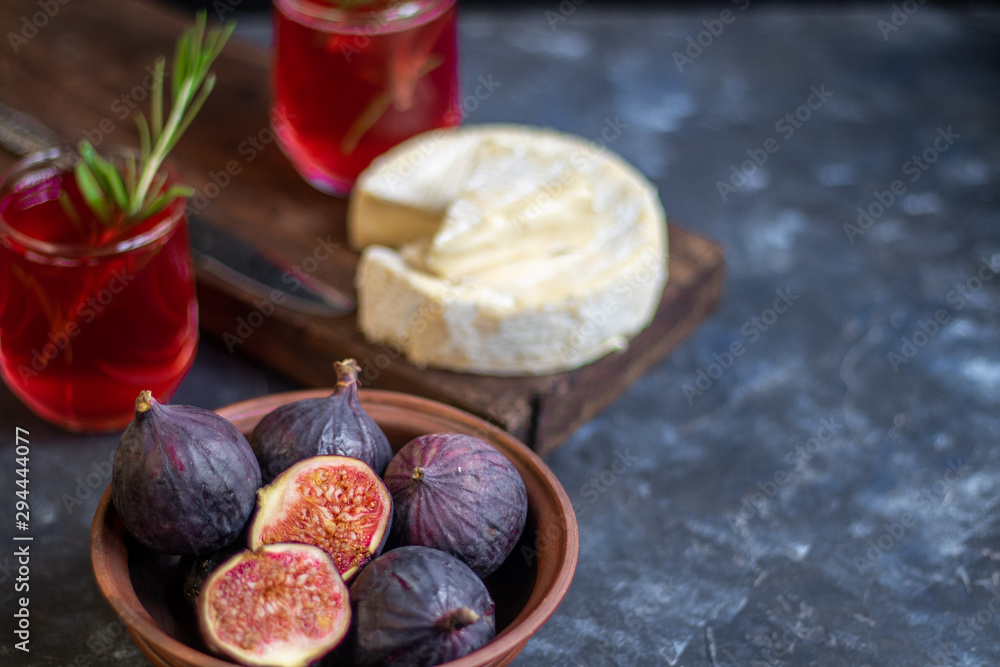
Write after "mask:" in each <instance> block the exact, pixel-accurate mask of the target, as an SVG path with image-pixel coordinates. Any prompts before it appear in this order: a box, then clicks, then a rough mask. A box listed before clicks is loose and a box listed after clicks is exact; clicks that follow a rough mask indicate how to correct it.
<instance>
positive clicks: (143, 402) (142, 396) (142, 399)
mask: <svg viewBox="0 0 1000 667" xmlns="http://www.w3.org/2000/svg"><path fill="white" fill-rule="evenodd" d="M151 407H153V392H151V391H149V390H148V389H146V390H144V391H140V392H139V396H138V397H137V398H136V399H135V411H136V412H145V411H146V410H149V409H150V408H151Z"/></svg>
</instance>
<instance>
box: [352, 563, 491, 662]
mask: <svg viewBox="0 0 1000 667" xmlns="http://www.w3.org/2000/svg"><path fill="white" fill-rule="evenodd" d="M350 595H351V606H352V612H353V616H354V619H355V622H356V626H357V627H356V630H357V634H356V639H355V641H356V643H355V645H354V650H353V652H354V662H355V664H357V665H358V666H359V667H373V666H374V665H392V667H431V666H432V665H440V664H442V663H445V662H450V661H452V660H457V659H458V658H461V657H462V656H464V655H468V654H469V653H471V652H473V651H475V650H476V649H478V648H480V647H481V646H483V645H484V644H486V643H487V642H488V641H490V640H491V639H493V637H494V635H495V633H496V626H495V620H494V610H495V605H494V603H493V599H492V598H491V597H490V594H489V591H487V590H486V585H485V584H483V582H482V580H481V579H479V577H477V576H476V574H475V573H474V572H473V571H472V570H470V569H469V567H468V566H467V565H466V564H465V563H463V562H462V561H460V560H458V559H457V558H455V557H454V556H452V555H450V554H446V553H444V552H443V551H438V550H437V549H431V548H429V547H420V546H412V547H400V548H398V549H393V550H392V551H387V552H386V553H384V554H382V555H381V556H379V557H378V558H376V559H375V560H373V561H372V562H371V563H369V564H368V567H366V568H365V569H363V570H362V571H361V574H359V575H358V578H357V579H356V580H355V582H354V584H353V585H352V586H351V593H350Z"/></svg>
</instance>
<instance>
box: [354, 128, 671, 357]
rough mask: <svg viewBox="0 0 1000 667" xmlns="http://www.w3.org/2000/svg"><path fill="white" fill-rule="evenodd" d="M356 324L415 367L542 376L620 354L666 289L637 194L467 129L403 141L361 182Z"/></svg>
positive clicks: (653, 230)
mask: <svg viewBox="0 0 1000 667" xmlns="http://www.w3.org/2000/svg"><path fill="white" fill-rule="evenodd" d="M349 234H350V238H351V242H352V243H353V244H354V245H355V246H356V247H359V248H360V247H364V248H365V249H364V251H363V252H362V256H361V261H360V263H359V267H358V276H357V286H358V296H359V300H358V323H359V326H360V328H361V330H362V331H363V332H364V333H365V335H366V336H367V337H368V338H369V339H371V340H373V341H376V342H380V343H385V344H389V345H393V346H397V347H398V348H400V349H402V350H403V351H404V352H405V353H406V355H407V357H408V358H409V359H410V360H411V361H413V362H415V363H417V364H426V365H431V366H437V367H442V368H449V369H452V370H458V371H466V372H479V373H490V374H539V373H550V372H557V371H562V370H567V369H570V368H575V367H577V366H580V365H581V364H584V363H587V362H589V361H592V360H594V359H596V358H598V357H600V356H603V355H604V354H607V353H608V352H610V351H613V350H615V349H620V348H622V347H624V346H625V345H626V344H627V340H628V338H629V337H631V336H633V335H634V334H635V333H637V332H638V331H640V330H641V329H642V328H644V327H645V326H646V325H647V324H648V323H649V321H650V319H651V318H652V316H653V314H654V312H655V309H656V306H657V305H658V303H659V300H660V295H661V292H662V290H663V286H664V283H665V281H666V227H665V222H664V217H663V212H662V208H661V206H660V203H659V200H658V198H657V196H656V192H655V190H654V189H653V188H652V186H651V185H650V184H649V183H648V182H647V181H646V180H645V179H644V178H643V177H642V175H641V174H639V173H638V172H637V171H636V170H635V169H633V168H632V167H631V166H630V165H628V164H627V163H625V162H624V161H623V160H621V159H620V158H619V157H617V156H616V155H614V154H612V153H610V152H609V151H601V150H598V149H596V148H595V147H593V146H591V145H590V144H588V143H587V142H585V141H583V140H581V139H578V138H575V137H570V136H567V135H562V134H559V133H556V132H553V131H548V130H540V129H534V128H524V127H518V126H489V125H487V126H471V127H466V128H462V129H460V130H454V131H442V132H438V133H431V134H429V135H423V136H421V137H417V138H415V139H414V140H411V141H410V142H406V143H404V144H402V145H401V146H398V147H397V148H396V149H393V150H392V151H390V152H389V153H387V154H386V155H385V156H383V157H381V158H379V159H378V160H376V162H375V163H373V165H372V166H371V167H369V169H368V170H367V171H366V172H365V173H364V174H363V175H362V177H361V179H359V181H358V185H357V186H356V188H355V194H354V195H352V201H351V205H350V211H349Z"/></svg>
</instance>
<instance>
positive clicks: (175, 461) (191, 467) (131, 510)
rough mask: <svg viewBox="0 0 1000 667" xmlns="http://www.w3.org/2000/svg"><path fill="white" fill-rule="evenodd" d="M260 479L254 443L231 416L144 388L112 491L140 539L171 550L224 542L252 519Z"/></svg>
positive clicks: (199, 549) (206, 548)
mask: <svg viewBox="0 0 1000 667" xmlns="http://www.w3.org/2000/svg"><path fill="white" fill-rule="evenodd" d="M260 485H261V478H260V468H259V467H258V465H257V459H256V458H255V457H254V455H253V451H252V450H251V449H250V443H248V442H247V439H246V437H244V435H243V434H242V433H240V431H239V429H237V428H236V427H235V426H233V424H232V423H230V422H229V421H228V420H227V419H225V418H224V417H221V416H219V415H217V414H216V413H214V412H212V411H211V410H205V409H203V408H198V407H194V406H190V405H161V404H160V403H158V402H157V401H156V399H154V398H153V397H152V395H151V394H150V392H148V391H144V392H142V393H140V394H139V398H138V399H136V411H135V418H134V419H133V420H132V423H130V424H129V425H128V427H127V428H126V429H125V432H124V433H123V434H122V438H121V441H120V442H119V443H118V450H117V451H116V452H115V459H114V463H113V466H112V475H111V499H112V502H113V503H114V506H115V509H116V510H117V511H118V515H119V516H120V517H121V519H122V523H124V524H125V528H126V529H128V531H129V533H131V534H132V536H133V537H134V538H135V539H136V540H137V541H138V542H139V543H140V544H142V545H144V546H145V547H147V548H149V549H152V550H154V551H160V552H163V553H168V554H204V553H208V552H211V551H215V550H217V549H221V548H222V547H224V546H226V545H228V544H230V543H231V542H233V540H235V539H236V538H237V537H238V536H239V535H240V533H241V532H242V531H243V528H244V526H245V525H246V524H247V522H248V521H249V520H250V516H251V515H252V514H253V510H254V507H255V506H256V501H257V489H258V488H260Z"/></svg>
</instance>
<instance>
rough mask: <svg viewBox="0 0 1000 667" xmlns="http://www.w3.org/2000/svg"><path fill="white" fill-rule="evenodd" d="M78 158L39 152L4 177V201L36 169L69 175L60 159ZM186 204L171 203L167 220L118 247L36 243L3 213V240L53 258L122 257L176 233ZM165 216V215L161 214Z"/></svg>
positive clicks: (117, 150)
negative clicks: (48, 166) (48, 169)
mask: <svg viewBox="0 0 1000 667" xmlns="http://www.w3.org/2000/svg"><path fill="white" fill-rule="evenodd" d="M129 153H131V154H135V153H136V151H135V150H134V149H131V148H127V147H118V146H115V147H112V149H111V150H110V151H107V152H106V153H104V154H105V155H110V156H117V157H123V156H125V155H128V154H129ZM74 155H75V154H74V153H73V152H72V151H71V150H70V149H66V148H58V147H57V148H49V149H46V150H43V151H38V152H36V153H32V154H30V155H27V156H25V157H24V158H22V159H20V160H18V161H17V162H15V163H14V164H13V165H11V166H10V167H9V168H8V169H7V170H6V171H4V172H3V173H2V174H0V198H3V197H4V196H5V195H6V194H7V193H8V192H11V191H12V189H13V187H14V186H16V184H17V183H20V182H21V180H22V178H23V177H24V176H25V175H26V174H27V173H28V172H30V171H31V170H32V169H36V168H40V167H43V166H45V165H47V164H50V165H51V166H52V167H55V168H56V172H55V173H63V172H65V171H66V168H65V166H60V165H58V164H57V163H58V161H59V159H60V158H66V157H70V158H73V157H74ZM161 170H165V171H166V172H167V174H168V177H169V178H170V180H173V181H177V180H179V177H178V175H177V172H176V171H175V170H174V169H173V168H171V167H170V166H169V165H164V166H163V167H162V168H161ZM186 201H187V200H186V198H185V197H177V198H176V199H174V200H173V201H172V202H170V204H168V205H167V206H166V208H165V209H163V210H164V211H166V215H165V216H164V218H163V220H161V221H160V222H159V223H157V224H156V225H155V226H154V227H152V228H151V229H147V230H146V231H144V232H142V233H141V234H136V235H135V236H129V237H127V238H124V239H121V240H120V241H118V242H117V243H112V244H108V245H103V246H92V245H89V244H86V243H52V242H51V241H42V240H41V239H36V238H35V237H33V236H29V235H28V234H25V233H24V232H22V231H20V230H18V229H15V228H14V227H11V226H10V224H8V223H7V220H6V218H5V217H4V215H3V213H2V212H0V236H8V237H10V238H12V239H13V240H15V241H16V242H17V243H18V244H20V245H22V246H24V247H25V248H27V249H29V250H32V251H34V252H37V253H39V254H41V255H46V256H49V257H63V258H71V259H79V258H97V257H109V256H112V255H120V254H124V253H126V252H130V251H132V250H136V249H139V248H144V247H146V246H148V245H150V244H152V243H154V242H156V241H158V240H159V239H161V238H163V237H165V236H166V235H168V234H169V233H170V232H171V231H173V229H174V228H175V227H177V224H178V223H179V222H180V221H181V219H182V218H183V217H184V212H185V205H186V204H185V202H186ZM161 213H163V211H161Z"/></svg>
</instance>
